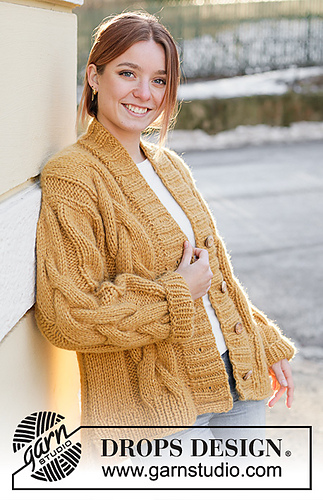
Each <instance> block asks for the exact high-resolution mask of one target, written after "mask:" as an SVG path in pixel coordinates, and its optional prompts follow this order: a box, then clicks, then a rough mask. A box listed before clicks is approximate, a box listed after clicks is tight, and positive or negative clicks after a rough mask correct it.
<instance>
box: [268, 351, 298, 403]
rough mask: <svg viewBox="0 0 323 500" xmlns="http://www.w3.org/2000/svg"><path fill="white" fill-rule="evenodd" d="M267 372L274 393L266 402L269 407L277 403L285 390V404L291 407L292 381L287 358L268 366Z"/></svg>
mask: <svg viewBox="0 0 323 500" xmlns="http://www.w3.org/2000/svg"><path fill="white" fill-rule="evenodd" d="M269 373H270V376H271V378H272V382H271V387H272V389H273V391H274V395H273V396H272V398H271V399H270V400H269V402H268V406H269V408H272V407H273V406H274V405H275V404H276V403H277V401H278V400H279V399H280V398H281V397H282V395H283V394H284V392H285V391H287V398H286V406H287V408H291V406H292V402H293V396H294V382H293V376H292V370H291V367H290V364H289V362H288V360H287V359H282V360H281V361H278V362H277V363H274V364H273V365H272V366H271V367H270V368H269Z"/></svg>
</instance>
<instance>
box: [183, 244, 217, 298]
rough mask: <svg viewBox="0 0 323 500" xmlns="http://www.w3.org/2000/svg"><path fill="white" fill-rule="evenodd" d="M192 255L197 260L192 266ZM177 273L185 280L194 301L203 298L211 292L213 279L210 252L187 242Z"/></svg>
mask: <svg viewBox="0 0 323 500" xmlns="http://www.w3.org/2000/svg"><path fill="white" fill-rule="evenodd" d="M192 255H194V256H195V257H196V260H195V262H193V263H192V264H191V260H192ZM176 272H177V273H179V274H180V275H181V276H183V278H184V279H185V281H186V283H187V284H188V287H189V289H190V292H191V295H192V299H193V300H196V299H198V298H200V297H203V295H205V294H206V293H207V292H208V291H209V289H210V287H211V280H212V278H213V273H212V271H211V269H210V264H209V254H208V251H207V250H205V249H202V248H193V247H192V245H191V244H190V242H189V241H185V243H184V252H183V256H182V260H181V262H180V264H179V266H178V268H177V269H176Z"/></svg>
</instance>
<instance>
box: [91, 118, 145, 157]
mask: <svg viewBox="0 0 323 500" xmlns="http://www.w3.org/2000/svg"><path fill="white" fill-rule="evenodd" d="M100 118H101V117H100V116H98V118H97V119H98V121H99V122H100V123H101V125H103V126H104V127H105V128H106V129H107V130H109V132H110V133H111V134H112V135H113V136H114V137H115V138H116V139H117V140H118V141H119V142H120V144H122V146H123V147H124V148H125V149H126V150H127V152H128V154H129V156H131V158H132V159H133V161H134V162H135V163H140V162H141V161H143V160H145V159H146V157H145V155H144V153H143V151H142V150H141V148H140V136H141V134H140V132H134V133H129V131H127V133H122V132H120V131H119V130H114V129H111V127H110V126H109V127H107V126H106V125H105V123H104V120H102V119H101V120H100Z"/></svg>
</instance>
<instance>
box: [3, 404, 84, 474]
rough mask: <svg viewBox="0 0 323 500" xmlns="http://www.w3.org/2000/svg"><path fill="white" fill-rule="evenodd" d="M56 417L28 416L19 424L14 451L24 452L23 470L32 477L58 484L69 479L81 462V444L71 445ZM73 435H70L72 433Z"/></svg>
mask: <svg viewBox="0 0 323 500" xmlns="http://www.w3.org/2000/svg"><path fill="white" fill-rule="evenodd" d="M64 419H65V417H63V415H60V414H59V413H55V412H50V411H41V412H35V413H31V415H28V416H27V417H25V418H24V419H23V420H22V421H21V422H20V424H18V426H17V428H16V430H15V433H14V436H13V443H12V444H13V451H14V452H15V453H16V452H18V451H20V450H23V459H24V467H25V466H29V465H31V477H33V478H35V479H39V480H40V481H49V482H52V481H59V480H60V479H64V477H66V476H69V475H70V474H71V473H72V472H73V471H74V470H75V469H76V467H77V465H78V463H79V461H80V459H81V443H78V442H76V443H74V444H73V442H72V441H71V435H68V433H67V431H66V427H65V424H64V423H61V422H62V420H64ZM72 434H73V433H72Z"/></svg>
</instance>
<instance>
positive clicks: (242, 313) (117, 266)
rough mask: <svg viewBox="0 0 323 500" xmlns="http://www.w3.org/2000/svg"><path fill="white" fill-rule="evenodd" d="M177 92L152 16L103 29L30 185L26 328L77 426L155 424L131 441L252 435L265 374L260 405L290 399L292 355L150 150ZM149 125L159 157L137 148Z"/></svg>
mask: <svg viewBox="0 0 323 500" xmlns="http://www.w3.org/2000/svg"><path fill="white" fill-rule="evenodd" d="M178 83H179V61H178V54H177V51H176V46H175V44H174V41H173V39H172V38H171V36H170V35H169V33H168V32H167V30H166V29H165V28H164V27H163V26H162V25H160V24H159V22H158V21H157V20H156V19H155V18H154V17H151V16H149V15H145V14H135V13H126V14H122V15H120V16H116V17H114V18H113V19H111V20H110V21H108V22H106V23H105V24H103V25H102V26H101V27H100V28H99V30H98V32H97V35H96V40H95V42H94V45H93V48H92V50H91V53H90V56H89V60H88V64H87V70H86V77H85V84H84V91H83V96H82V101H81V113H82V114H83V117H86V116H87V115H90V116H92V117H93V118H92V121H91V122H90V124H89V127H88V130H87V132H86V133H85V134H84V135H83V136H82V137H81V138H80V139H79V140H78V141H77V143H76V144H74V145H72V146H70V147H68V148H66V149H65V150H63V151H62V152H60V153H59V154H57V155H56V156H54V158H52V159H51V160H50V161H49V163H48V164H47V165H46V167H45V168H44V171H43V173H42V193H43V198H42V208H41V214H40V219H39V224H38V234H37V304H36V315H37V321H38V324H39V327H40V329H41V331H42V332H43V334H44V335H45V336H46V337H47V338H48V339H49V340H50V341H51V342H52V343H53V344H55V345H56V346H58V347H61V348H64V349H72V350H75V351H76V352H77V356H78V361H79V367H80V374H81V390H82V424H83V425H90V426H91V425H92V426H95V425H96V426H98V425H101V426H165V428H164V429H160V428H159V429H157V428H151V429H144V430H140V429H133V434H132V435H133V436H134V437H135V438H139V437H140V436H143V435H144V437H146V438H150V437H151V438H152V437H156V436H160V435H170V434H172V432H174V429H167V426H181V427H183V426H191V425H193V424H194V423H195V425H197V424H198V425H202V426H207V425H209V424H210V423H211V424H213V425H220V426H222V425H244V424H243V422H247V425H264V408H265V400H266V398H267V397H268V396H269V395H270V393H271V389H270V377H269V374H270V375H271V377H272V381H273V389H274V396H273V398H272V399H271V401H270V402H269V406H273V405H274V404H275V403H276V401H277V400H278V399H279V398H280V397H281V396H282V395H283V394H284V393H285V392H286V391H287V406H288V407H290V406H291V404H292V399H293V380H292V375H291V370H290V367H289V363H288V360H289V359H291V358H292V356H293V354H294V348H293V346H292V344H291V343H290V342H289V340H287V339H286V338H285V337H283V336H282V334H281V333H280V331H279V330H278V329H277V328H276V327H274V326H273V324H271V323H270V322H269V321H268V320H267V319H266V317H265V316H264V315H263V314H262V313H261V312H260V311H258V310H257V309H256V308H254V307H253V306H252V305H251V304H250V302H249V300H248V298H247V297H246V295H245V293H244V291H243V290H242V288H241V286H240V285H239V283H238V282H237V280H236V279H235V277H234V276H233V274H232V269H231V266H230V263H229V259H228V256H227V254H226V251H225V248H224V245H223V243H222V241H221V239H220V237H219V235H218V233H217V231H216V228H215V226H214V221H213V219H212V216H211V214H210V212H209V210H208V208H207V206H206V204H205V202H204V200H203V198H202V197H201V195H200V194H199V192H198V191H197V190H196V187H195V185H194V182H193V180H192V177H191V174H190V172H189V170H188V168H187V167H186V166H185V164H184V163H183V161H182V160H181V159H180V158H179V157H178V156H177V155H176V154H175V153H173V152H171V151H169V150H166V149H164V148H163V147H162V144H163V142H164V140H165V136H166V131H167V127H168V126H169V123H170V121H171V119H172V117H173V116H174V112H175V108H176V91H177V87H178ZM150 126H154V127H155V126H159V127H160V144H159V146H158V147H157V146H155V145H152V144H149V143H146V142H143V141H142V140H141V133H142V132H143V131H144V130H146V129H147V128H148V127H150ZM237 408H238V410H237ZM241 415H242V416H241ZM230 416H231V417H230ZM229 418H231V420H229ZM232 418H233V420H232ZM232 422H233V423H232ZM234 422H236V424H235V423H234ZM245 425H246V424H245ZM99 432H101V431H99V430H98V433H99ZM127 432H128V431H127ZM104 434H105V435H106V433H104V432H103V433H102V432H101V434H100V435H101V436H102V435H104ZM93 439H94V438H93ZM94 441H95V439H94Z"/></svg>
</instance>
